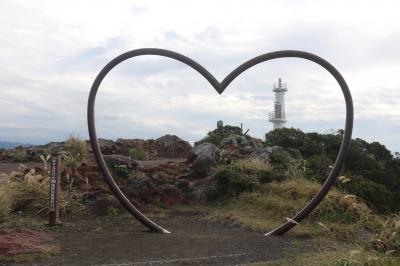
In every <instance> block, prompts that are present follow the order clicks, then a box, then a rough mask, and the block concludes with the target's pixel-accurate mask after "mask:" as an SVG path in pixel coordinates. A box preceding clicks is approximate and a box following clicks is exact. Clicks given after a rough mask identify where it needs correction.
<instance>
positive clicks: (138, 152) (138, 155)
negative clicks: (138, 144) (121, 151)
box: [127, 148, 148, 160]
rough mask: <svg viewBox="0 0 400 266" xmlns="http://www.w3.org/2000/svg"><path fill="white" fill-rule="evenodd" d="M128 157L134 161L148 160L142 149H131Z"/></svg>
mask: <svg viewBox="0 0 400 266" xmlns="http://www.w3.org/2000/svg"><path fill="white" fill-rule="evenodd" d="M127 155H128V156H129V157H131V159H132V160H147V158H148V155H147V153H146V152H145V151H144V150H143V149H140V148H133V149H129V150H128V152H127Z"/></svg>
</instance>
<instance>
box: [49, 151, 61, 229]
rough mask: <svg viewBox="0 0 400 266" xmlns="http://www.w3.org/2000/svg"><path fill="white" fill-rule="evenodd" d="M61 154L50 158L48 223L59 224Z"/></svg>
mask: <svg viewBox="0 0 400 266" xmlns="http://www.w3.org/2000/svg"><path fill="white" fill-rule="evenodd" d="M60 193H61V155H60V154H56V155H53V156H52V158H51V167H50V206H49V225H60V224H61V221H60Z"/></svg>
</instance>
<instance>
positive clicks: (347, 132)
mask: <svg viewBox="0 0 400 266" xmlns="http://www.w3.org/2000/svg"><path fill="white" fill-rule="evenodd" d="M141 55H158V56H164V57H169V58H172V59H175V60H177V61H180V62H182V63H184V64H186V65H188V66H190V67H191V68H193V69H194V70H196V71H197V72H199V73H200V74H201V75H202V76H203V77H204V78H205V79H207V80H208V82H209V83H210V84H211V85H212V86H213V87H214V89H215V90H216V91H217V92H218V93H219V94H221V93H222V92H223V91H224V90H225V89H226V87H227V86H228V85H229V84H230V83H231V82H232V81H233V80H234V79H235V78H236V77H237V76H239V75H240V74H241V73H243V72H244V71H246V70H247V69H249V68H251V67H253V66H255V65H257V64H259V63H262V62H265V61H269V60H272V59H277V58H287V57H291V58H293V57H296V58H302V59H306V60H310V61H312V62H315V63H317V64H319V65H320V66H322V67H323V68H325V69H326V70H327V71H328V72H329V73H330V74H331V75H332V76H333V77H334V78H335V79H336V81H337V82H338V84H339V86H340V88H341V89H342V92H343V96H344V100H345V102H346V122H345V129H344V135H343V140H342V144H341V146H340V150H339V153H338V155H337V157H336V161H335V164H334V166H333V168H332V170H331V172H330V173H329V175H328V178H327V179H326V181H325V182H324V184H323V185H322V186H321V189H320V190H319V191H318V193H317V194H315V196H314V197H313V198H312V199H311V200H310V202H308V203H307V204H306V206H304V207H303V209H302V210H300V211H299V212H298V213H297V214H296V215H295V216H294V217H292V218H291V219H288V221H287V222H285V223H283V224H282V225H280V226H279V227H277V228H275V229H273V230H272V231H270V232H269V233H267V234H266V235H281V234H283V233H285V232H287V231H289V230H290V229H291V228H292V227H294V226H295V225H296V224H298V223H299V222H300V221H301V220H303V219H304V218H305V217H306V216H307V215H308V214H309V213H310V212H312V211H313V210H314V209H315V207H317V206H318V204H319V203H320V202H321V201H322V199H323V198H324V197H325V195H326V194H327V193H328V191H329V190H330V188H331V187H332V185H333V184H334V183H335V181H336V178H337V176H338V174H339V171H340V169H341V167H342V165H343V162H344V160H345V158H346V155H347V151H348V149H349V145H350V140H351V134H352V130H353V116H354V114H353V101H352V98H351V94H350V90H349V88H348V86H347V84H346V81H345V80H344V78H343V77H342V75H341V74H340V73H339V71H338V70H336V68H335V67H333V66H332V65H331V64H330V63H329V62H327V61H326V60H324V59H323V58H321V57H319V56H317V55H314V54H311V53H307V52H303V51H295V50H283V51H276V52H271V53H265V54H262V55H260V56H257V57H254V58H253V59H250V60H249V61H247V62H245V63H243V64H241V65H240V66H238V67H237V68H236V69H234V70H233V71H232V72H231V73H230V74H229V75H228V76H227V77H226V78H225V79H224V80H223V81H222V82H219V81H218V80H217V79H216V78H215V77H214V76H213V75H212V74H211V73H210V72H208V71H207V70H206V69H205V68H204V67H203V66H201V65H200V64H198V63H197V62H195V61H193V60H192V59H190V58H188V57H186V56H184V55H181V54H179V53H176V52H173V51H169V50H164V49H156V48H144V49H137V50H132V51H129V52H127V53H124V54H121V55H120V56H118V57H116V58H114V59H113V60H112V61H111V62H109V63H108V64H107V65H106V66H105V67H104V68H103V69H102V70H101V71H100V73H99V74H98V75H97V77H96V79H95V80H94V82H93V85H92V88H91V91H90V95H89V101H88V113H87V115H88V126H89V136H90V142H91V145H92V148H93V152H94V155H95V157H96V161H97V164H98V166H99V167H100V171H101V173H102V174H103V176H104V178H105V179H106V181H107V184H108V185H109V187H110V189H111V191H112V192H113V193H114V195H115V196H116V197H117V199H118V200H119V201H120V202H121V204H122V205H123V206H124V207H125V208H126V209H127V210H128V211H129V212H130V213H131V214H132V215H133V216H134V217H135V218H136V219H138V220H139V221H140V222H141V223H142V224H143V225H145V226H146V227H148V228H149V229H151V230H152V231H155V232H159V233H169V232H168V231H167V230H165V229H164V228H162V227H161V226H159V225H158V224H156V223H155V222H153V221H152V220H150V219H149V218H147V217H146V216H145V215H144V214H143V213H141V212H140V211H139V210H138V209H137V208H136V207H135V206H134V205H133V204H132V203H131V202H130V200H129V199H128V198H127V197H126V196H125V194H124V193H123V192H122V191H121V189H120V188H119V187H118V185H117V183H116V182H115V180H114V178H113V177H112V175H111V173H110V172H109V170H108V168H107V166H106V163H105V161H104V158H103V155H102V153H101V150H100V146H99V143H98V140H97V134H96V126H95V115H94V113H95V112H94V106H95V100H96V94H97V91H98V89H99V87H100V84H101V82H102V81H103V79H104V77H105V76H106V75H107V74H108V73H109V72H110V71H111V70H112V69H113V68H114V67H115V66H116V65H118V64H119V63H121V62H123V61H125V60H127V59H129V58H133V57H136V56H141Z"/></svg>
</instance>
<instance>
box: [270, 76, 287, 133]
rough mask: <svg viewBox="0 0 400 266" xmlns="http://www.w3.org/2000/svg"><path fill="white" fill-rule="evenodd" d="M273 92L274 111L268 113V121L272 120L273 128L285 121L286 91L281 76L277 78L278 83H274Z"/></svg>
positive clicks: (281, 125) (280, 126)
mask: <svg viewBox="0 0 400 266" xmlns="http://www.w3.org/2000/svg"><path fill="white" fill-rule="evenodd" d="M273 92H275V102H274V111H273V112H270V113H269V122H272V124H273V126H274V129H275V128H282V127H284V126H285V123H286V113H285V92H287V86H286V83H283V82H282V79H281V78H279V79H278V83H274V89H273Z"/></svg>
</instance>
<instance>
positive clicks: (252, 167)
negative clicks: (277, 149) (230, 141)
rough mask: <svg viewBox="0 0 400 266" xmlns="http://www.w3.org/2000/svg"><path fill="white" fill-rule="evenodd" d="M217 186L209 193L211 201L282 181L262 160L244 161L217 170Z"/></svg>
mask: <svg viewBox="0 0 400 266" xmlns="http://www.w3.org/2000/svg"><path fill="white" fill-rule="evenodd" d="M215 178H216V185H215V187H214V189H211V190H210V191H209V193H208V198H209V199H210V200H215V199H217V198H228V197H232V196H237V195H239V194H240V193H242V192H245V191H253V190H255V189H257V188H258V187H259V186H260V185H261V184H265V183H268V182H272V181H274V180H281V179H282V176H281V175H280V174H279V173H277V172H275V171H274V170H273V168H272V166H271V165H269V164H268V163H267V162H264V161H261V160H244V161H238V162H235V163H233V164H230V165H225V166H223V167H220V168H219V169H217V171H216V173H215Z"/></svg>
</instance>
